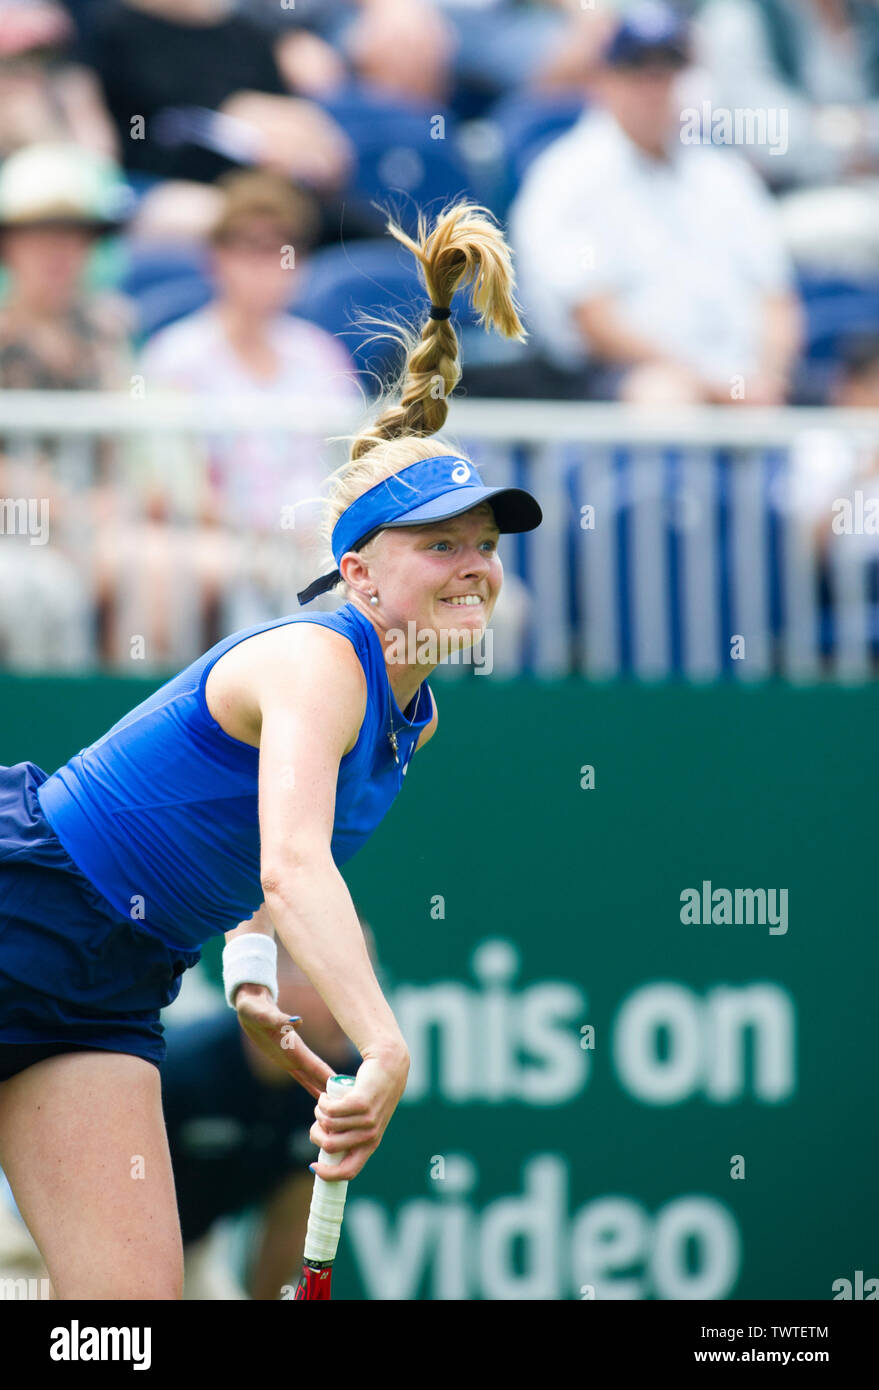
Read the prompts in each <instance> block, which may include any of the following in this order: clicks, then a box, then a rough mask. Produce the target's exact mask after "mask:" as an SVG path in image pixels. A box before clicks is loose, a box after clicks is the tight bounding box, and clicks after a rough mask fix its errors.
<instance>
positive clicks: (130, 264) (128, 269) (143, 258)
mask: <svg viewBox="0 0 879 1390" xmlns="http://www.w3.org/2000/svg"><path fill="white" fill-rule="evenodd" d="M197 276H201V277H202V278H203V277H204V276H205V257H204V252H203V251H201V250H200V249H199V248H198V247H197V246H193V245H191V244H189V243H183V244H181V245H179V246H175V245H152V244H149V245H139V244H137V243H136V242H131V241H129V242H128V243H127V245H126V265H125V272H124V275H123V280H122V285H121V289H122V290H123V292H124V293H125V294H127V295H130V296H131V298H132V299H138V298H139V297H140V296H141V295H142V294H145V293H146V292H147V290H151V289H155V288H156V287H157V286H159V285H167V284H171V283H172V282H173V281H179V280H191V279H193V278H195V277H197Z"/></svg>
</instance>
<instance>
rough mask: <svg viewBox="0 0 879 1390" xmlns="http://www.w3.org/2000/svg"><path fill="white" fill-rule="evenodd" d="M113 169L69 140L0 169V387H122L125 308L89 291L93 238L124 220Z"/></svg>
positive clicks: (24, 153)
mask: <svg viewBox="0 0 879 1390" xmlns="http://www.w3.org/2000/svg"><path fill="white" fill-rule="evenodd" d="M124 199H125V190H124V187H123V186H122V185H121V183H120V182H119V179H118V175H117V172H116V170H115V167H114V166H113V165H112V164H111V163H109V162H108V161H106V160H104V159H102V158H101V157H99V156H97V155H94V154H92V153H90V152H88V151H85V150H81V149H78V148H77V147H76V146H74V145H64V144H49V145H34V146H31V147H30V148H27V149H23V150H20V151H19V152H18V153H17V154H15V155H12V156H11V157H10V158H9V159H8V160H7V161H6V163H5V164H4V165H3V168H2V171H0V260H2V263H3V265H4V267H5V270H6V273H7V288H6V293H5V295H4V297H3V302H2V304H0V386H3V387H5V388H6V389H7V390H23V389H30V390H74V389H99V388H101V387H113V386H117V387H118V386H121V385H122V384H123V383H124V384H126V385H127V384H128V380H129V375H130V360H129V354H128V348H127V338H128V333H129V331H130V327H131V319H130V314H129V312H128V311H127V308H126V306H125V305H124V302H123V301H122V300H121V299H120V298H119V297H118V296H108V295H106V294H96V293H93V292H89V291H88V290H87V289H86V288H85V286H84V283H83V277H84V273H85V270H86V266H87V263H88V260H89V256H90V253H91V251H92V249H93V247H94V245H95V242H96V241H97V240H98V239H99V238H100V237H101V236H105V235H107V234H108V233H109V232H112V231H115V230H117V229H118V228H119V227H120V225H121V216H120V213H121V210H122V208H123V206H124Z"/></svg>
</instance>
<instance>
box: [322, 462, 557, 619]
mask: <svg viewBox="0 0 879 1390" xmlns="http://www.w3.org/2000/svg"><path fill="white" fill-rule="evenodd" d="M480 502H490V503H491V506H492V510H493V511H494V516H495V521H496V522H497V526H498V530H499V531H501V532H502V533H508V532H513V531H533V530H534V528H535V526H539V525H540V523H541V521H542V520H543V513H542V512H541V510H540V507H539V505H538V503H537V500H536V498H534V497H532V496H531V493H530V492H525V491H524V489H523V488H518V487H486V486H485V485H484V483H483V481H482V479H481V478H480V476H479V474H478V473H477V471H476V469H475V467H474V466H473V464H472V463H471V462H470V460H469V459H465V458H461V457H460V455H458V454H443V455H442V456H440V457H439V458H429V459H421V460H420V461H419V462H418V463H412V464H410V465H409V467H408V468H403V469H401V470H400V472H399V473H394V474H392V475H391V477H389V478H385V479H383V480H382V482H380V483H376V485H375V487H371V488H370V489H369V491H368V492H364V493H363V495H362V496H361V497H358V498H356V500H355V501H354V502H352V503H351V506H350V507H348V508H347V509H346V510H345V511H344V512H343V513H342V515H341V516H340V517H339V520H338V521H337V522H336V524H335V526H334V527H333V542H332V549H333V559H334V560H335V561H336V564H337V565H338V564H339V563H340V562H341V559H342V556H343V555H345V554H347V552H348V551H349V550H359V549H360V547H361V545H363V544H365V542H366V540H367V539H368V538H369V537H371V536H372V535H374V534H375V532H377V531H385V530H387V529H388V528H391V527H399V526H423V525H425V524H426V523H427V522H430V521H445V520H446V519H447V518H448V517H452V516H460V514H461V513H462V512H468V511H469V510H470V508H471V507H477V506H478V505H479V503H480ZM341 578H342V575H341V572H340V571H339V570H338V569H335V570H333V571H331V573H329V574H324V575H321V577H320V579H316V580H315V581H314V583H313V584H309V586H308V588H307V589H303V590H302V592H301V593H300V594H297V598H298V599H299V602H300V603H301V604H304V603H310V602H311V600H312V599H313V598H317V596H318V594H323V593H326V592H327V591H328V590H330V589H332V588H334V587H335V585H336V584H338V583H339V580H340V579H341Z"/></svg>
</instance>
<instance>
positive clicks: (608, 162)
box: [510, 110, 622, 235]
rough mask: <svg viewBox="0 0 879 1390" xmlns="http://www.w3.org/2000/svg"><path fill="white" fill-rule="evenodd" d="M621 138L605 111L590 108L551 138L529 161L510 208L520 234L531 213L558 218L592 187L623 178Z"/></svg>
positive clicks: (550, 218) (512, 221)
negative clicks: (554, 138)
mask: <svg viewBox="0 0 879 1390" xmlns="http://www.w3.org/2000/svg"><path fill="white" fill-rule="evenodd" d="M621 153H622V152H621V140H620V137H619V134H618V131H617V129H616V127H615V125H614V122H613V121H612V120H611V119H610V117H608V116H607V115H606V113H605V112H603V111H597V110H595V111H593V110H587V111H585V112H584V113H583V115H582V116H581V117H580V118H579V120H578V121H577V122H576V123H575V124H574V125H573V126H572V127H571V129H570V130H568V131H566V132H565V133H564V135H560V136H559V137H558V139H556V140H553V141H552V142H551V143H550V144H549V145H547V147H546V148H545V149H544V150H542V151H541V153H540V154H538V155H537V157H536V158H535V159H534V160H533V161H532V163H531V164H530V165H529V167H528V170H527V172H526V173H525V176H524V178H523V180H522V184H521V186H520V189H519V192H518V193H517V195H516V197H515V199H514V200H513V205H512V207H511V209H510V221H511V224H514V225H515V226H516V227H517V229H518V231H519V234H520V235H521V234H522V232H523V230H527V228H528V225H529V223H530V222H531V220H532V219H533V218H536V217H538V216H539V215H541V214H542V215H544V217H546V216H547V214H548V215H549V216H548V219H547V220H548V221H549V223H550V224H551V225H556V224H557V218H558V210H559V207H560V206H562V207H563V208H564V209H572V208H574V207H576V206H579V205H582V203H583V201H584V197H585V198H588V196H589V194H590V193H591V191H592V189H593V188H594V186H595V185H596V184H599V185H600V186H601V187H602V189H603V188H604V187H605V184H606V183H607V181H608V180H610V181H611V182H612V183H616V182H618V181H619V178H620V166H621Z"/></svg>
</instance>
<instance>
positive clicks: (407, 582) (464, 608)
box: [374, 502, 504, 646]
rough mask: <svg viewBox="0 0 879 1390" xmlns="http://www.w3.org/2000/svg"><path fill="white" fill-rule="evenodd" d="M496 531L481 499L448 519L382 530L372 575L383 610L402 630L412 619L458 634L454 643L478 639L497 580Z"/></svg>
mask: <svg viewBox="0 0 879 1390" xmlns="http://www.w3.org/2000/svg"><path fill="white" fill-rule="evenodd" d="M499 535H500V532H499V531H498V527H497V523H496V521H495V519H494V513H493V511H492V509H491V507H490V506H489V504H488V503H486V502H483V503H481V504H480V505H479V506H478V507H473V508H472V509H471V510H470V511H469V512H464V513H462V515H461V516H455V517H451V518H450V519H449V520H448V521H435V522H431V523H430V524H429V525H426V526H418V527H408V526H407V527H401V528H400V529H399V530H393V529H391V530H388V531H384V532H382V534H381V536H380V537H378V538H377V540H378V541H380V542H381V557H380V560H379V563H378V564H377V565H376V566H375V568H374V579H375V583H376V587H377V589H378V591H379V593H380V595H381V604H382V612H383V614H384V615H385V616H386V618H387V619H388V620H392V621H393V622H394V623H396V624H399V625H400V626H401V627H403V628H404V629H405V626H406V624H407V623H408V622H411V621H413V620H414V622H415V623H416V625H417V629H418V630H419V631H421V630H424V629H427V630H432V631H435V632H455V633H457V634H460V636H459V637H458V639H457V642H456V644H455V645H456V646H466V645H470V644H471V643H472V642H474V641H478V639H479V637H480V636H481V635H482V632H483V631H484V629H485V627H486V626H487V624H488V622H489V620H490V618H491V615H492V612H493V611H494V606H495V603H496V602H497V597H498V594H499V593H500V590H501V586H502V584H503V578H504V571H503V566H502V564H501V561H500V557H499V555H498V553H497V547H498V537H499ZM377 558H378V557H377ZM462 600H465V601H462Z"/></svg>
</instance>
